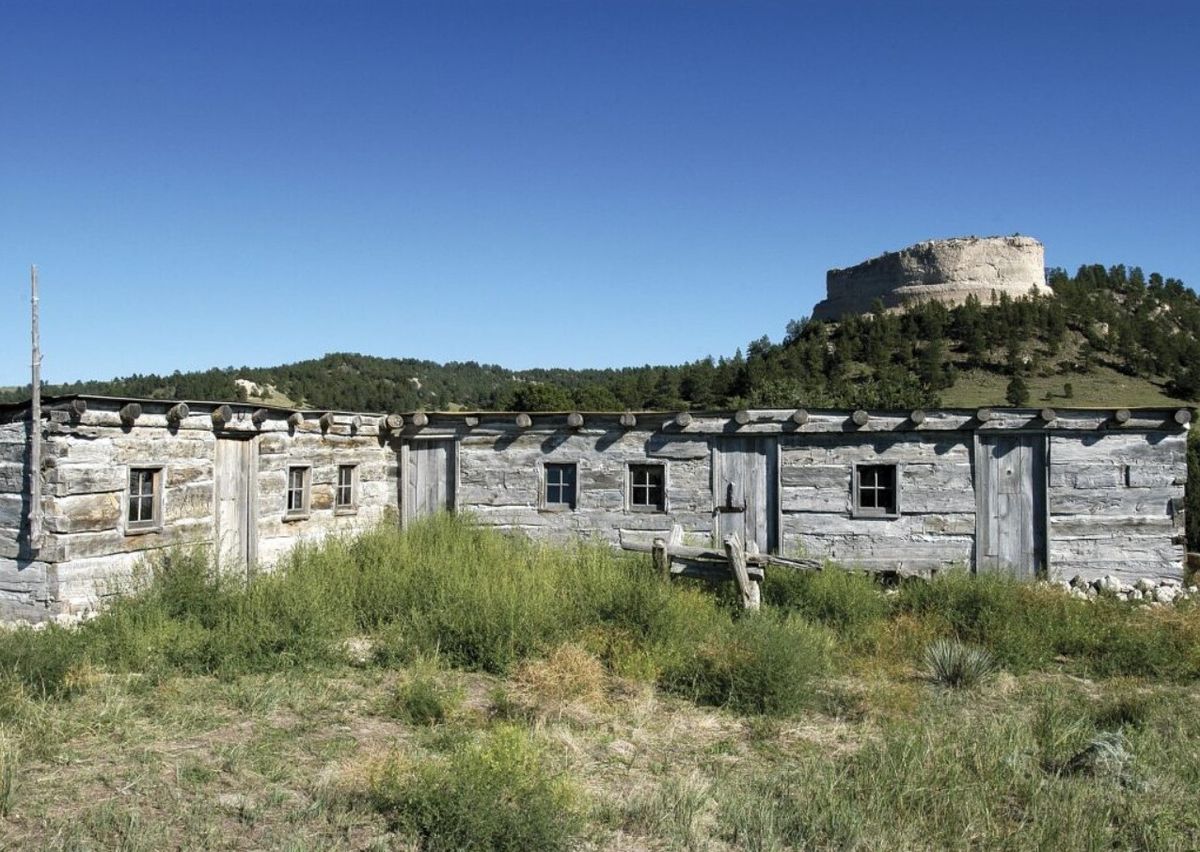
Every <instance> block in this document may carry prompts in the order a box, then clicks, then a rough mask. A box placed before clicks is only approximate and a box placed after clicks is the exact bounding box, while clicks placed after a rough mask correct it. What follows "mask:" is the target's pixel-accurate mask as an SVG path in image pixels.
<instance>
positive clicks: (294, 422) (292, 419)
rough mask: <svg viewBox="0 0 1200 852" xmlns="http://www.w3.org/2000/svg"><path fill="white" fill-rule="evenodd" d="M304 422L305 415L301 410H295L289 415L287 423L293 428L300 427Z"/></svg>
mask: <svg viewBox="0 0 1200 852" xmlns="http://www.w3.org/2000/svg"><path fill="white" fill-rule="evenodd" d="M303 422H304V415H303V414H301V413H300V412H299V411H293V412H292V413H291V414H289V415H288V420H287V423H288V425H289V426H291V427H292V428H293V429H299V428H300V424H301V423H303Z"/></svg>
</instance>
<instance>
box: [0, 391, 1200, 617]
mask: <svg viewBox="0 0 1200 852" xmlns="http://www.w3.org/2000/svg"><path fill="white" fill-rule="evenodd" d="M140 408H141V410H140V411H139V412H137V413H136V415H134V416H132V417H131V416H130V414H131V412H130V410H129V409H128V408H127V407H125V406H123V405H122V403H121V401H117V400H103V399H95V400H91V401H90V402H89V403H88V404H87V405H81V406H70V407H68V406H60V407H56V408H54V407H52V408H51V409H50V411H49V414H48V421H47V422H46V423H45V424H44V426H45V433H46V441H45V446H44V453H43V455H44V471H43V477H44V479H43V483H44V498H43V508H44V520H45V523H44V526H45V535H44V540H43V542H42V546H41V548H40V549H39V550H37V551H33V550H31V549H30V547H29V544H28V542H27V541H25V540H24V538H23V536H24V535H27V533H24V532H22V529H23V527H24V526H25V518H26V517H27V514H28V509H29V507H28V497H27V496H25V495H28V493H29V488H28V476H29V473H28V470H27V465H28V461H27V443H28V442H27V434H28V433H27V430H28V425H27V422H25V421H22V420H21V419H19V417H17V416H15V415H14V414H11V413H10V414H9V420H10V421H11V422H7V423H4V422H0V618H12V617H18V616H19V617H37V615H38V613H41V614H42V615H43V616H45V615H48V614H54V613H56V612H60V611H68V612H69V611H72V610H77V609H79V608H82V607H86V606H89V605H91V604H92V602H94V601H95V600H96V599H97V598H99V597H102V596H103V595H105V594H106V593H108V592H109V591H112V590H113V589H114V588H117V587H120V586H121V585H123V584H125V585H127V584H128V582H129V579H130V576H131V574H132V572H133V570H134V568H135V566H136V565H137V564H138V563H139V562H140V561H141V560H142V558H143V557H144V556H146V555H148V554H152V553H155V552H158V551H161V550H162V549H163V548H166V547H170V546H174V545H183V546H191V545H199V546H203V547H211V546H212V544H213V542H214V540H215V532H216V531H215V525H216V521H215V516H216V512H215V505H214V504H215V500H216V486H215V484H214V460H215V457H216V451H217V445H218V441H219V440H221V439H222V437H230V436H244V437H246V438H248V439H249V440H250V442H251V447H252V449H253V452H254V459H255V464H254V465H252V466H251V467H252V468H253V469H254V473H253V477H254V481H253V487H252V490H253V492H254V495H255V500H256V504H257V510H256V517H257V523H256V541H257V554H258V560H259V562H260V563H261V564H264V565H269V564H270V563H272V562H274V561H276V560H277V559H278V558H279V557H280V556H281V555H282V554H283V553H284V552H285V551H287V550H288V549H290V548H291V547H292V546H293V545H294V544H296V543H297V542H299V541H306V540H309V541H311V540H315V539H318V538H321V537H323V536H325V535H326V534H328V533H331V532H332V533H343V532H347V533H348V532H354V531H359V530H362V529H365V528H367V527H369V526H371V525H373V524H375V523H377V522H378V521H379V520H381V519H382V518H383V517H384V516H385V515H386V514H387V513H389V512H391V511H395V512H396V513H397V516H398V517H402V516H403V513H402V512H400V509H401V508H402V507H401V506H400V505H399V500H400V495H401V494H402V492H403V489H402V488H401V487H400V479H401V470H400V462H401V460H402V458H403V453H402V447H403V446H404V445H405V444H406V442H408V441H418V442H419V441H421V440H426V439H430V438H449V439H454V440H455V441H456V446H457V451H456V452H455V453H453V454H451V457H453V458H454V459H455V463H454V464H453V465H452V469H451V470H449V471H447V475H448V476H451V477H453V482H452V485H453V487H452V488H451V489H450V491H451V493H453V494H454V495H455V501H454V505H455V507H456V508H458V509H459V510H465V511H469V512H471V513H472V515H473V516H474V517H475V518H476V519H478V521H479V522H480V523H483V524H485V525H489V526H493V527H497V528H500V529H507V530H519V531H523V532H525V533H528V534H530V535H534V536H537V537H546V538H555V539H567V538H575V537H579V536H581V535H582V536H588V537H594V538H597V539H600V540H604V541H608V542H613V543H616V542H617V541H619V540H621V539H622V538H623V539H624V540H626V541H638V540H641V541H644V542H645V543H649V542H650V541H651V540H652V539H653V538H654V537H655V536H663V535H666V534H668V533H669V531H670V530H671V528H672V526H674V525H676V524H678V525H679V526H680V527H681V528H682V529H683V530H684V532H685V536H686V539H685V540H686V541H687V543H695V544H701V543H710V542H711V539H712V536H713V530H714V506H713V504H714V501H713V477H714V474H713V470H712V459H713V452H714V447H715V446H723V445H727V444H728V440H727V439H729V438H730V437H739V436H759V437H762V438H763V439H764V441H765V442H766V443H767V444H772V445H773V443H774V442H776V441H777V442H778V447H779V452H778V454H777V457H778V504H779V505H778V520H779V528H778V529H779V542H778V543H779V550H780V551H781V552H782V554H783V555H785V556H787V555H792V556H796V555H804V556H807V557H812V558H818V559H826V558H828V559H831V560H834V561H835V562H838V563H841V564H843V565H845V566H847V567H855V566H862V567H868V568H872V569H886V570H896V571H900V572H902V573H920V574H924V573H928V572H930V571H935V570H941V569H944V568H946V567H948V566H953V565H963V566H969V565H971V563H972V561H973V550H974V544H975V533H976V498H975V476H974V471H973V469H972V456H973V452H972V448H973V443H974V441H975V436H976V435H977V434H982V433H984V432H1003V431H1009V430H1019V431H1021V432H1023V433H1029V432H1041V433H1042V434H1045V435H1047V436H1048V437H1047V440H1048V442H1049V452H1048V463H1049V468H1048V475H1047V478H1048V493H1047V496H1048V501H1047V502H1048V507H1049V508H1048V511H1049V518H1048V521H1047V525H1048V528H1049V544H1048V549H1049V554H1048V556H1049V566H1050V574H1051V577H1054V578H1063V579H1065V578H1069V577H1071V576H1074V575H1075V574H1082V575H1084V576H1085V577H1094V576H1102V575H1105V574H1115V575H1117V576H1118V577H1120V578H1122V579H1125V580H1132V579H1136V578H1137V577H1142V576H1145V577H1151V578H1164V577H1177V576H1178V575H1179V574H1180V572H1181V567H1182V561H1183V514H1182V501H1183V494H1184V482H1185V479H1186V463H1185V457H1184V448H1185V437H1186V432H1185V431H1184V429H1183V428H1182V425H1181V424H1183V423H1185V422H1186V418H1184V417H1183V416H1182V414H1178V413H1174V412H1150V411H1141V412H1134V414H1133V415H1132V416H1127V417H1124V418H1121V417H1118V416H1117V415H1116V414H1114V413H1113V412H1090V411H1084V410H1075V411H1068V412H1058V413H1054V412H1049V413H1047V412H1037V411H1023V410H1003V411H996V412H991V411H982V410H981V411H979V412H961V411H959V412H954V411H940V412H928V413H926V412H912V413H896V412H891V413H885V412H872V413H867V412H855V413H854V414H853V415H851V414H850V413H849V412H791V411H749V412H737V413H736V414H730V413H724V414H718V413H694V414H691V415H688V416H680V417H675V416H673V415H669V414H644V413H643V414H637V415H628V414H627V415H624V416H622V417H618V416H617V415H592V414H584V415H582V416H580V415H574V416H571V417H568V416H567V415H565V414H563V415H536V416H535V418H534V419H530V418H529V417H528V416H525V415H522V416H514V415H500V414H479V415H449V414H432V415H428V416H423V417H421V418H418V417H417V416H415V415H414V416H411V419H408V420H406V421H404V422H401V421H400V420H399V418H396V425H393V426H389V427H386V429H385V431H384V432H383V433H381V432H380V427H379V423H380V421H379V419H378V418H377V417H365V416H358V415H354V414H339V413H328V412H325V413H321V412H309V413H304V414H301V413H289V412H287V411H279V410H266V409H259V410H257V411H255V410H253V409H252V408H251V407H250V406H236V407H235V406H219V407H217V408H216V409H215V410H214V408H213V406H212V405H211V404H210V405H208V406H200V405H199V404H194V405H193V409H194V410H189V409H188V408H187V406H182V405H175V406H172V405H171V404H170V403H155V402H150V401H143V404H142V405H141V406H140ZM122 411H124V412H126V413H125V417H124V419H123V418H122ZM801 415H802V416H801ZM385 422H386V421H385ZM723 442H724V443H723ZM768 459H769V460H770V461H769V463H770V464H774V463H775V459H776V454H775V453H773V452H772V453H769V454H767V455H766V456H765V457H764V463H768V462H767V460H768ZM548 462H549V463H553V462H571V463H574V464H576V465H577V471H578V479H577V504H576V507H575V509H574V510H573V511H561V510H560V511H555V510H552V509H550V508H547V507H545V506H544V505H543V465H544V464H546V463H548ZM645 462H653V463H660V464H662V465H663V466H664V469H665V472H666V506H665V509H664V510H663V511H635V510H633V509H632V507H630V506H629V505H628V502H627V501H628V500H629V488H628V472H629V465H630V464H633V463H645ZM856 463H885V464H886V463H895V464H896V465H897V466H898V467H897V470H898V473H899V508H900V513H899V516H897V517H893V518H883V517H856V516H855V513H854V510H853V506H852V500H853V496H852V495H853V489H852V478H853V470H854V465H855V464H856ZM293 464H298V465H308V466H310V469H311V474H310V475H311V484H310V497H311V500H310V504H311V509H310V512H309V513H308V514H307V515H306V516H305V517H303V518H290V517H287V516H286V511H285V509H286V506H285V504H286V484H287V468H288V467H289V465H293ZM341 464H354V465H356V466H357V473H358V478H357V507H356V511H355V512H354V513H352V514H347V513H341V512H338V511H335V509H334V506H333V504H334V493H335V485H336V480H337V468H338V465H341ZM155 465H162V466H163V473H162V493H163V498H162V524H161V528H159V529H155V530H153V531H149V532H141V533H138V534H129V531H128V530H127V529H126V524H125V520H124V517H125V512H126V507H127V502H126V501H127V494H126V489H127V487H128V482H127V480H128V469H129V467H130V466H155ZM772 477H773V472H772V474H771V476H769V477H768V479H769V480H770V481H772V482H773V481H774V480H773V478H772ZM726 520H728V518H726ZM33 557H36V558H33Z"/></svg>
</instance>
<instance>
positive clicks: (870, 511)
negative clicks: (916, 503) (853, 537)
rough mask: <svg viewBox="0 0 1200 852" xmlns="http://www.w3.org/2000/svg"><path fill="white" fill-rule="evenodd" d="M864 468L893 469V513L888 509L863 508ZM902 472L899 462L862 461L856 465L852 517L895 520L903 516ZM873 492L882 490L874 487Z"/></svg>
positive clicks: (852, 495) (852, 482)
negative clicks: (901, 501) (862, 486)
mask: <svg viewBox="0 0 1200 852" xmlns="http://www.w3.org/2000/svg"><path fill="white" fill-rule="evenodd" d="M864 468H891V471H892V489H891V490H892V493H893V505H892V508H891V511H889V510H888V508H887V507H877V506H863V505H862V489H861V485H862V470H863V469H864ZM900 471H901V466H900V464H899V463H898V462H881V461H862V462H855V463H854V471H853V476H852V478H851V488H852V492H853V493H852V494H851V503H850V512H851V516H852V517H855V518H884V519H894V518H898V517H900V515H901V514H902V510H901V503H900V498H901V495H900ZM869 490H872V491H879V490H882V489H880V488H879V487H878V486H876V487H872V488H871V489H869Z"/></svg>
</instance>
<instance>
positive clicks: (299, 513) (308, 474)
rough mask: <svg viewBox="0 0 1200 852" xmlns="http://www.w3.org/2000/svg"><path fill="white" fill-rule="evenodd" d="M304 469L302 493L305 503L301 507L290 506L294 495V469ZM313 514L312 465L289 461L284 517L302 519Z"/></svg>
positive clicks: (285, 476) (287, 519)
mask: <svg viewBox="0 0 1200 852" xmlns="http://www.w3.org/2000/svg"><path fill="white" fill-rule="evenodd" d="M294 470H299V471H303V475H304V487H303V489H302V492H301V495H302V499H303V501H304V505H303V506H302V507H301V508H299V509H291V508H288V503H289V502H290V498H291V495H292V471H294ZM311 515H312V465H311V464H308V463H300V464H292V463H290V462H289V463H288V465H287V468H286V470H285V473H284V480H283V519H284V520H285V521H302V520H304V519H305V518H308V517H310V516H311Z"/></svg>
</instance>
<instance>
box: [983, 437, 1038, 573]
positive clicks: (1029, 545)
mask: <svg viewBox="0 0 1200 852" xmlns="http://www.w3.org/2000/svg"><path fill="white" fill-rule="evenodd" d="M975 497H976V507H977V515H976V521H975V524H976V533H975V569H976V570H977V571H1005V572H1009V573H1013V574H1017V575H1019V576H1023V577H1030V578H1032V577H1036V576H1038V575H1040V574H1043V573H1044V572H1045V569H1046V439H1045V437H1044V436H1042V435H1003V434H994V435H977V437H976V444H975Z"/></svg>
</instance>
